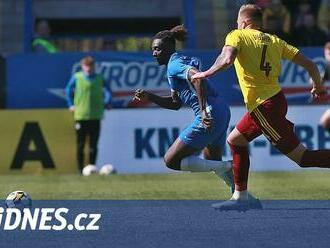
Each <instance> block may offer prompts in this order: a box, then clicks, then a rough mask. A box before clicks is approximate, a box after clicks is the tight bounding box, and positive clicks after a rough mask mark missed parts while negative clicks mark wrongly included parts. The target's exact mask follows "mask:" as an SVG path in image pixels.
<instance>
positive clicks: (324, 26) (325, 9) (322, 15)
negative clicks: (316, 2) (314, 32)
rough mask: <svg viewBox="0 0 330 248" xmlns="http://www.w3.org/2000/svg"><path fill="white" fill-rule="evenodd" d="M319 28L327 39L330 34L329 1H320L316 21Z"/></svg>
mask: <svg viewBox="0 0 330 248" xmlns="http://www.w3.org/2000/svg"><path fill="white" fill-rule="evenodd" d="M317 23H318V26H319V28H320V29H321V30H322V31H323V32H325V33H326V34H327V35H328V37H329V34H330V0H322V2H321V5H320V8H319V12H318V20H317Z"/></svg>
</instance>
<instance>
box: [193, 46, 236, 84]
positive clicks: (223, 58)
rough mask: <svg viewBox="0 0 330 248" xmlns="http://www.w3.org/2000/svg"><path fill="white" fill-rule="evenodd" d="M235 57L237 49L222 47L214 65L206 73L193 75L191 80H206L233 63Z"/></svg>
mask: <svg viewBox="0 0 330 248" xmlns="http://www.w3.org/2000/svg"><path fill="white" fill-rule="evenodd" d="M236 56H237V49H236V48H235V47H232V46H224V47H223V48H222V51H221V54H220V55H219V56H218V57H217V59H216V60H215V62H214V64H213V65H212V66H211V67H210V68H209V69H208V70H207V71H204V72H199V73H196V74H195V75H193V76H192V80H195V79H203V78H207V77H209V76H212V75H214V74H215V73H217V72H219V71H222V70H225V69H227V68H228V67H230V66H231V65H232V64H233V63H234V61H235V59H236Z"/></svg>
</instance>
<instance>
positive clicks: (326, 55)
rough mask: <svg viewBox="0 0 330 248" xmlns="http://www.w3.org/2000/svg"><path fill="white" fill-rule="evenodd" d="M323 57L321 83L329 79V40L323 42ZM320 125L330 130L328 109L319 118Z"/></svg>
mask: <svg viewBox="0 0 330 248" xmlns="http://www.w3.org/2000/svg"><path fill="white" fill-rule="evenodd" d="M324 58H325V60H326V66H325V70H324V74H323V76H322V82H323V84H324V83H325V82H326V81H330V42H327V43H325V46H324ZM320 125H321V126H322V127H323V128H324V129H325V130H327V131H328V132H330V109H328V110H327V111H325V112H324V114H323V115H322V116H321V118H320Z"/></svg>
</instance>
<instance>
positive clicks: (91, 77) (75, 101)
mask: <svg viewBox="0 0 330 248" xmlns="http://www.w3.org/2000/svg"><path fill="white" fill-rule="evenodd" d="M80 65H81V69H82V70H81V71H79V72H76V73H75V74H74V75H73V76H72V77H71V79H70V81H69V83H68V84H67V86H66V89H65V93H66V98H67V102H68V106H69V109H70V111H72V112H73V113H74V120H75V129H76V134H77V160H78V167H79V169H80V171H82V169H83V167H84V146H85V142H86V138H87V137H89V163H90V164H93V165H94V164H95V161H96V156H97V144H98V140H99V134H100V120H101V119H102V117H103V111H104V108H106V109H110V103H111V91H110V88H109V87H108V86H107V85H106V83H105V81H104V79H103V77H102V76H101V75H100V74H97V73H95V62H94V59H93V58H92V57H90V56H87V57H85V58H83V59H82V60H81V61H80Z"/></svg>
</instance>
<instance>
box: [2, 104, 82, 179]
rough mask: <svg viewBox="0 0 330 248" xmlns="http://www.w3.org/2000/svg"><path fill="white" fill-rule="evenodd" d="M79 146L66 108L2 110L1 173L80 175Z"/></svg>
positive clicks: (72, 122) (70, 116) (71, 117)
mask: <svg viewBox="0 0 330 248" xmlns="http://www.w3.org/2000/svg"><path fill="white" fill-rule="evenodd" d="M75 147H76V137H75V131H74V121H73V116H72V114H71V113H70V112H69V111H68V110H66V109H51V110H49V109H47V110H1V111H0V174H8V173H35V174H39V173H47V172H52V173H77V172H78V168H77V163H76V156H75V155H76V148H75Z"/></svg>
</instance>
